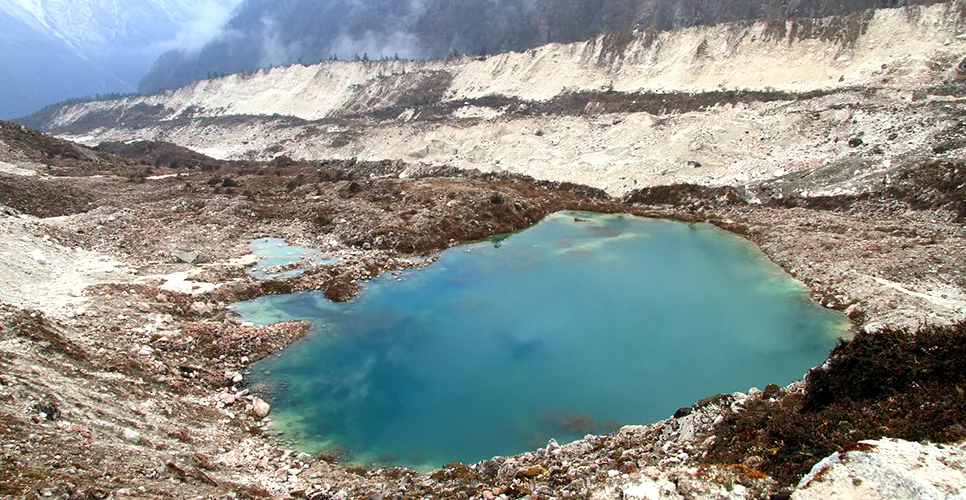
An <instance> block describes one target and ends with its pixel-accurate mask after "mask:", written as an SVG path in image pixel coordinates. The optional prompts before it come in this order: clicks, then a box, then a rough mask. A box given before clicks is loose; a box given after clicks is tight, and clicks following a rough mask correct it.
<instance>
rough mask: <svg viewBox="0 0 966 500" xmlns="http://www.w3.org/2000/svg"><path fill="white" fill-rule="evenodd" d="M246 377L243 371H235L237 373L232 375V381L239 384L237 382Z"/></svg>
mask: <svg viewBox="0 0 966 500" xmlns="http://www.w3.org/2000/svg"><path fill="white" fill-rule="evenodd" d="M244 378H245V377H244V376H243V375H242V374H241V373H238V372H235V374H234V375H233V376H232V377H231V383H233V384H237V383H239V382H241V381H242V379H244Z"/></svg>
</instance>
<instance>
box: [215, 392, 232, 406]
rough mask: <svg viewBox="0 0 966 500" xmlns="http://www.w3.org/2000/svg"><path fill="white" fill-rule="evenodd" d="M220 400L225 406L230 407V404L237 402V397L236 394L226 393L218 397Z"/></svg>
mask: <svg viewBox="0 0 966 500" xmlns="http://www.w3.org/2000/svg"><path fill="white" fill-rule="evenodd" d="M218 399H219V400H220V401H221V402H222V403H223V404H224V405H225V406H228V405H230V404H232V403H234V402H235V395H234V394H228V393H227V392H226V393H222V394H220V395H219V396H218Z"/></svg>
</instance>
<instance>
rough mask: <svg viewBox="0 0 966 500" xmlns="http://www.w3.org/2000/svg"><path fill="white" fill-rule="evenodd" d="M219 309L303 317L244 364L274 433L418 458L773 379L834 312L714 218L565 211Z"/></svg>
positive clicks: (569, 431) (425, 460)
mask: <svg viewBox="0 0 966 500" xmlns="http://www.w3.org/2000/svg"><path fill="white" fill-rule="evenodd" d="M578 218H579V219H580V220H578ZM235 310H236V311H237V312H238V313H240V314H241V319H242V320H245V321H251V322H254V323H270V322H274V321H281V320H289V319H308V320H311V321H312V322H313V324H314V325H315V327H314V329H313V331H312V333H311V334H310V335H309V336H307V337H306V338H305V339H303V340H302V341H300V342H298V343H296V344H294V345H292V346H291V347H290V348H288V349H286V350H285V351H284V352H283V353H282V354H281V355H280V356H276V357H272V358H269V359H268V360H267V361H264V362H262V363H259V364H258V365H256V366H255V369H254V373H253V374H252V380H253V387H254V388H256V389H257V390H261V391H265V392H267V393H268V394H269V395H270V396H271V397H272V398H274V404H273V413H272V416H273V418H274V420H275V422H276V423H275V425H276V428H277V429H278V430H279V431H281V432H282V435H283V437H285V438H287V439H291V440H293V441H295V442H296V443H297V445H298V446H299V447H300V448H302V449H303V450H305V451H309V452H320V451H327V452H330V453H331V452H338V453H345V454H347V455H348V456H349V457H351V459H352V460H353V461H356V462H360V463H384V464H401V465H408V466H412V467H417V468H428V467H433V466H439V465H441V464H443V463H446V462H450V461H453V460H458V461H462V462H474V461H478V460H482V459H486V458H490V457H492V456H494V455H507V454H513V453H518V452H522V451H525V450H528V449H533V448H535V447H539V446H542V445H544V444H546V442H547V440H548V439H550V438H556V439H557V440H558V441H561V442H564V441H568V440H572V439H577V438H580V437H583V435H584V434H587V433H602V432H609V431H612V430H614V429H616V428H617V427H619V426H620V425H622V424H628V423H630V424H644V423H649V422H654V421H657V420H660V419H663V418H666V417H668V416H669V415H671V414H672V413H673V412H674V411H675V410H676V409H677V408H679V407H682V406H689V405H691V404H692V403H693V402H694V401H696V400H698V399H701V398H704V397H707V396H709V395H713V394H716V393H720V392H733V391H745V390H747V389H748V388H750V387H752V386H758V387H764V386H765V385H767V384H769V383H777V384H782V385H784V384H787V383H789V382H792V381H793V380H795V379H797V378H799V377H801V376H802V375H803V374H804V373H805V371H806V370H807V369H808V368H810V367H812V366H815V365H816V364H819V363H821V362H822V361H823V360H824V359H825V357H826V356H827V354H828V351H829V349H830V348H831V347H832V346H833V344H834V341H835V338H836V337H837V336H839V335H840V334H842V333H843V331H844V329H843V328H844V326H845V324H846V322H845V319H844V317H843V316H842V315H841V314H839V313H834V312H830V311H827V310H825V309H823V308H822V307H820V306H818V305H816V304H814V303H811V302H810V301H808V300H807V296H806V293H805V290H804V288H803V287H802V286H801V285H800V284H799V283H797V282H795V281H793V280H792V279H791V278H789V277H788V276H787V275H786V274H784V273H783V272H782V271H781V269H779V268H778V267H777V266H775V265H774V264H773V263H771V262H770V261H768V260H767V259H766V258H765V257H764V256H763V255H762V254H761V252H760V251H758V250H757V249H756V248H755V247H754V245H752V244H750V243H748V242H747V241H745V240H742V239H740V238H738V237H735V236H733V235H731V234H729V233H727V232H724V231H722V230H719V229H717V228H715V227H713V226H710V225H704V224H683V223H676V222H668V221H663V220H655V219H644V218H638V217H632V216H621V215H596V214H586V213H573V212H561V213H557V214H554V215H552V216H550V217H548V218H547V219H545V220H544V221H542V222H540V223H539V224H537V225H536V226H534V227H532V228H530V229H528V230H526V231H523V232H521V233H518V234H513V235H510V236H509V237H506V238H504V239H500V240H493V241H488V242H481V243H476V244H471V245H466V246H461V247H458V248H454V249H451V250H447V251H445V252H443V254H442V255H441V256H440V259H439V261H438V262H436V263H435V264H433V265H432V266H430V267H428V268H426V269H420V270H412V271H406V272H404V273H402V274H401V275H399V276H391V275H385V276H383V277H381V278H379V279H376V280H374V281H372V282H370V283H368V284H366V285H365V287H364V290H363V291H362V293H361V294H360V295H359V296H358V297H357V298H355V299H354V300H352V301H350V302H348V303H344V304H336V303H332V302H329V301H328V300H326V299H325V298H324V297H323V296H322V294H321V293H298V294H292V295H284V296H270V297H264V298H260V299H257V300H253V301H249V302H244V303H240V304H237V305H236V307H235Z"/></svg>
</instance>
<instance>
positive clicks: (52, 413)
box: [34, 403, 60, 420]
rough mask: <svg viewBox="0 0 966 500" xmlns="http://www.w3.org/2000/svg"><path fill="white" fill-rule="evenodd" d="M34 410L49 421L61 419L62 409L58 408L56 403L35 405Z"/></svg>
mask: <svg viewBox="0 0 966 500" xmlns="http://www.w3.org/2000/svg"><path fill="white" fill-rule="evenodd" d="M34 409H35V410H37V412H38V413H40V414H41V415H42V418H45V419H47V420H57V419H58V418H60V408H57V405H56V404H55V403H50V404H43V403H38V404H36V405H34Z"/></svg>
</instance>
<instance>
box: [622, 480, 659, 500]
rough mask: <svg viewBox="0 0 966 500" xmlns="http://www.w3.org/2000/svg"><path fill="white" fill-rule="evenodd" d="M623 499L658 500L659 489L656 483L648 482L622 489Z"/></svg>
mask: <svg viewBox="0 0 966 500" xmlns="http://www.w3.org/2000/svg"><path fill="white" fill-rule="evenodd" d="M624 498H625V499H627V500H659V499H660V498H661V487H660V486H658V484H657V483H654V482H651V481H648V482H645V483H641V484H635V485H633V486H627V487H625V488H624Z"/></svg>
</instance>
